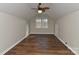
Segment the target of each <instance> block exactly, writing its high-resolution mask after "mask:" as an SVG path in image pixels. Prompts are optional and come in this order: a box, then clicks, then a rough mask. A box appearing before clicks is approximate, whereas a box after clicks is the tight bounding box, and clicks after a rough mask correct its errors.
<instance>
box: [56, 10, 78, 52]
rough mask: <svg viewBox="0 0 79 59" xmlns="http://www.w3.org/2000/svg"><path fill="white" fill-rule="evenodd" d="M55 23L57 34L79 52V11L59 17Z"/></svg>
mask: <svg viewBox="0 0 79 59" xmlns="http://www.w3.org/2000/svg"><path fill="white" fill-rule="evenodd" d="M55 25H56V27H57V29H55V35H56V36H57V37H58V38H60V39H62V40H63V41H64V42H67V45H68V46H69V47H71V48H72V49H73V50H74V51H75V52H76V53H79V11H76V12H73V13H71V14H69V15H67V16H64V17H62V18H61V19H58V20H57V21H56V24H55Z"/></svg>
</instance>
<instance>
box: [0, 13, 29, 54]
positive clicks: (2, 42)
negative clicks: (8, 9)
mask: <svg viewBox="0 0 79 59" xmlns="http://www.w3.org/2000/svg"><path fill="white" fill-rule="evenodd" d="M26 31H27V23H26V20H23V19H19V18H17V17H15V16H11V15H8V14H5V13H1V12H0V53H3V52H4V51H5V50H6V49H8V48H10V47H11V46H12V45H14V44H15V43H16V42H18V41H19V40H21V39H22V38H23V37H24V36H25V35H26V33H27V34H28V32H26Z"/></svg>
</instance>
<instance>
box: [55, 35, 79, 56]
mask: <svg viewBox="0 0 79 59" xmlns="http://www.w3.org/2000/svg"><path fill="white" fill-rule="evenodd" d="M55 36H56V35H55ZM56 37H57V38H58V39H59V40H60V41H61V42H62V43H63V44H64V45H65V46H66V47H67V48H68V49H70V50H71V51H72V52H73V53H74V54H75V55H79V54H78V53H77V52H76V51H74V50H73V49H72V48H71V47H70V46H69V45H67V44H65V42H64V41H63V40H62V39H61V38H60V37H58V36H56Z"/></svg>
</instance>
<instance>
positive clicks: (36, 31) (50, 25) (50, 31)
mask: <svg viewBox="0 0 79 59" xmlns="http://www.w3.org/2000/svg"><path fill="white" fill-rule="evenodd" d="M35 24H36V23H35V18H32V19H31V20H30V34H54V20H53V19H50V18H49V19H48V28H46V29H44V28H42V29H37V28H36V25H35Z"/></svg>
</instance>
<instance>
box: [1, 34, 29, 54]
mask: <svg viewBox="0 0 79 59" xmlns="http://www.w3.org/2000/svg"><path fill="white" fill-rule="evenodd" d="M28 35H29V34H28ZM28 35H25V36H24V37H23V38H22V39H20V40H19V41H18V42H16V43H15V44H13V45H12V46H11V47H9V48H7V49H6V50H5V51H3V52H2V53H0V55H4V54H5V53H6V52H8V51H9V50H10V49H12V48H13V47H14V46H16V45H17V44H18V43H20V42H21V41H22V40H23V39H25V38H26V37H27V36H28Z"/></svg>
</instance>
